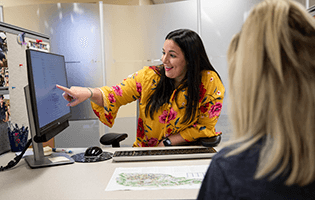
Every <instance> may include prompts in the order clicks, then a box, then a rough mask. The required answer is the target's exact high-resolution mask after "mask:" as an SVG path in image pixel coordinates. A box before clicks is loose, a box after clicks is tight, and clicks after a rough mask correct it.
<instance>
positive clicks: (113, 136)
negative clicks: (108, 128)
mask: <svg viewBox="0 0 315 200" xmlns="http://www.w3.org/2000/svg"><path fill="white" fill-rule="evenodd" d="M127 137H128V134H127V133H106V134H104V135H103V136H102V137H101V138H100V143H101V144H103V145H112V147H120V142H121V141H123V140H124V139H126V138H127ZM220 142H221V135H218V136H214V137H202V138H199V139H198V140H197V141H194V142H190V143H188V144H187V145H202V146H205V147H215V146H217V145H218V144H219V143H220ZM187 145H185V146H187Z"/></svg>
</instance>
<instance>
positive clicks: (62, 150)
mask: <svg viewBox="0 0 315 200" xmlns="http://www.w3.org/2000/svg"><path fill="white" fill-rule="evenodd" d="M52 151H53V152H64V153H72V151H71V150H66V149H57V148H52Z"/></svg>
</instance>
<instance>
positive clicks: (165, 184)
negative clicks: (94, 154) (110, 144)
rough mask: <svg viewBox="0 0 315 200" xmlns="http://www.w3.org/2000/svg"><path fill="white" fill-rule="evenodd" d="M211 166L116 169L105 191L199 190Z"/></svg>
mask: <svg viewBox="0 0 315 200" xmlns="http://www.w3.org/2000/svg"><path fill="white" fill-rule="evenodd" d="M208 167H209V165H194V166H167V167H137V168H116V169H115V172H114V174H113V175H112V177H111V179H110V181H109V183H108V185H107V187H106V189H105V191H115V190H162V189H163V190H164V189H199V188H200V186H201V183H202V180H203V178H204V175H205V174H206V172H207V169H208Z"/></svg>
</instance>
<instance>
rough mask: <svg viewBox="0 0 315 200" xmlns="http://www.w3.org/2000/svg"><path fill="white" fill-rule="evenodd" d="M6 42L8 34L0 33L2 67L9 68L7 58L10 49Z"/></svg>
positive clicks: (0, 62) (0, 63)
mask: <svg viewBox="0 0 315 200" xmlns="http://www.w3.org/2000/svg"><path fill="white" fill-rule="evenodd" d="M6 40H7V36H6V33H5V32H2V31H0V67H8V63H7V58H6V54H7V51H8V47H7V41H6Z"/></svg>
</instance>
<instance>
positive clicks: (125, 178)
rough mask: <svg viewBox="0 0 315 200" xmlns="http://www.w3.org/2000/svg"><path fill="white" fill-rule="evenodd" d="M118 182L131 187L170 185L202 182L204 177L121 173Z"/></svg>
mask: <svg viewBox="0 0 315 200" xmlns="http://www.w3.org/2000/svg"><path fill="white" fill-rule="evenodd" d="M116 182H117V183H118V184H120V185H123V186H129V187H166V186H167V187H169V186H179V185H192V184H201V182H202V179H187V178H185V177H174V176H171V175H169V174H150V173H149V174H147V173H145V174H139V173H121V174H119V176H118V177H117V178H116Z"/></svg>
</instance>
